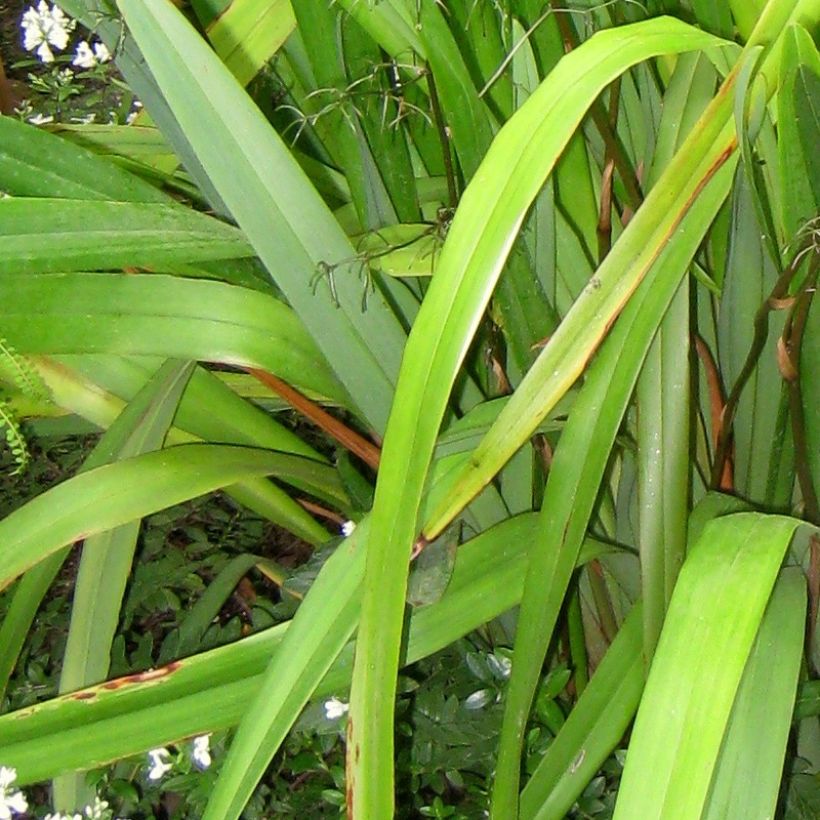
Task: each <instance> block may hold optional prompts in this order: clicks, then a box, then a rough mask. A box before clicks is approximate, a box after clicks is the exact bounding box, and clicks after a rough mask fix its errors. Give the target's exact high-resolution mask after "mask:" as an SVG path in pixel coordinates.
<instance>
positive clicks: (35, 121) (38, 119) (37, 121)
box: [28, 114, 54, 125]
mask: <svg viewBox="0 0 820 820" xmlns="http://www.w3.org/2000/svg"><path fill="white" fill-rule="evenodd" d="M28 121H29V122H30V123H31V124H32V125H45V124H46V123H47V122H54V117H45V116H43V115H42V114H35V115H34V116H33V117H29V118H28Z"/></svg>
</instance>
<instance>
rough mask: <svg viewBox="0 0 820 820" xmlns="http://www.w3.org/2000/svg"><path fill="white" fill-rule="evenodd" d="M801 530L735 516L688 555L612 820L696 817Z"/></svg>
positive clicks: (771, 519) (791, 522) (714, 527)
mask: <svg viewBox="0 0 820 820" xmlns="http://www.w3.org/2000/svg"><path fill="white" fill-rule="evenodd" d="M800 523H801V522H799V521H798V520H796V519H791V518H785V517H780V516H767V515H762V514H760V513H738V514H736V515H729V516H725V517H723V518H719V519H716V520H714V521H711V522H709V523H708V524H707V525H706V527H705V529H704V531H703V533H702V535H701V537H700V538H699V539H698V541H697V543H696V544H695V545H694V546H693V547H692V549H691V551H690V553H689V555H688V557H687V560H686V562H685V563H684V565H683V569H682V570H681V573H680V575H679V577H678V583H677V585H676V587H675V592H674V594H673V596H672V602H671V604H670V607H669V611H668V613H667V617H666V623H665V624H664V628H663V632H662V633H661V638H660V642H659V643H658V647H657V650H656V652H655V657H654V660H653V662H652V667H651V669H650V673H649V678H648V680H647V684H646V690H645V694H644V697H643V698H642V700H641V705H640V708H639V709H638V716H637V718H636V720H635V727H634V729H633V732H632V739H631V741H630V745H629V750H628V752H627V758H626V767H625V769H624V773H623V777H622V779H621V787H620V790H619V793H618V801H617V804H616V807H615V818H616V820H622V819H623V820H632V818H635V817H641V818H646V820H651V818H654V817H657V818H661V817H662V818H664V820H670V819H671V818H699V817H701V816H702V812H703V810H704V808H705V803H706V800H707V795H708V790H709V784H710V782H711V780H712V777H713V773H714V769H715V765H716V762H717V760H718V759H719V755H720V749H721V744H722V741H723V738H724V735H725V732H726V729H727V725H728V723H729V719H730V715H731V710H732V704H733V702H734V700H735V696H736V693H737V690H738V686H739V685H740V680H741V677H742V675H743V670H744V667H745V666H746V662H747V660H748V658H749V653H750V652H751V649H752V644H753V642H754V639H755V635H756V634H757V632H758V629H759V627H760V624H761V621H762V620H763V615H764V611H765V608H766V604H767V602H768V600H769V597H770V595H771V592H772V589H773V587H774V584H775V580H776V577H777V573H778V570H779V568H780V564H781V563H782V561H783V557H784V555H785V553H786V550H787V548H788V546H789V542H790V540H791V537H792V535H793V533H794V531H795V529H796V528H797V527H798V526H799V525H800ZM669 704H674V705H675V708H674V709H673V710H670V708H669ZM648 771H651V772H652V777H647V776H646V772H648Z"/></svg>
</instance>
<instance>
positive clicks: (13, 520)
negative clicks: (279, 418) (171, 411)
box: [0, 444, 338, 588]
mask: <svg viewBox="0 0 820 820" xmlns="http://www.w3.org/2000/svg"><path fill="white" fill-rule="evenodd" d="M271 473H276V474H277V475H279V476H280V477H281V478H282V479H283V480H287V479H288V477H289V476H293V477H294V478H298V479H299V480H301V481H303V482H306V483H308V484H315V485H317V486H318V485H326V486H327V485H330V486H332V485H333V484H334V483H336V482H337V481H338V479H337V478H336V476H335V473H334V471H332V470H331V469H330V468H329V467H323V466H321V465H318V464H316V462H313V461H309V460H308V459H304V458H301V457H299V456H290V455H283V454H281V453H275V452H271V451H267V450H260V449H254V448H250V447H232V446H229V445H218V444H213V445H207V444H181V445H179V446H177V447H172V448H169V449H166V450H160V451H157V452H152V453H146V454H144V455H141V456H137V457H134V458H129V459H125V460H123V461H119V462H116V463H114V464H109V465H106V466H103V467H97V468H96V469H94V470H90V471H89V472H86V473H82V474H80V475H78V476H75V477H74V478H72V479H69V480H68V481H64V482H63V483H62V484H59V485H58V486H56V487H54V488H52V489H50V490H47V491H46V492H44V493H41V494H40V495H38V496H37V497H36V498H34V499H32V500H31V501H29V502H28V503H27V504H25V505H24V506H23V507H20V508H19V509H17V510H15V511H14V512H13V513H11V514H10V515H8V516H6V518H4V519H3V520H2V521H0V544H2V548H0V588H2V587H5V586H7V585H8V583H9V582H10V581H11V580H13V579H14V578H15V577H16V576H17V575H20V574H21V573H23V572H25V571H26V570H27V569H28V568H29V567H32V566H34V565H35V564H37V563H38V562H39V561H41V560H43V559H44V558H46V557H47V556H49V555H51V554H52V553H53V552H55V551H56V550H58V549H60V547H63V546H66V545H67V544H71V543H73V542H74V541H79V540H81V539H83V538H87V537H88V536H90V535H94V534H95V533H99V532H103V531H105V530H108V529H111V528H112V527H117V526H120V525H121V524H126V523H128V522H129V521H133V520H134V519H135V518H142V517H143V516H145V515H148V514H150V513H152V512H156V511H157V510H164V509H166V508H167V507H172V506H173V505H174V504H179V503H180V502H182V501H187V500H188V499H189V498H195V497H196V496H198V495H202V494H204V493H207V492H211V491H213V490H216V489H218V488H220V487H226V486H229V485H231V484H234V483H236V482H237V481H241V480H243V479H247V478H252V477H254V476H264V475H269V474H271Z"/></svg>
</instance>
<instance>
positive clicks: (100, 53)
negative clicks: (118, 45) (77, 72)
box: [71, 40, 111, 68]
mask: <svg viewBox="0 0 820 820" xmlns="http://www.w3.org/2000/svg"><path fill="white" fill-rule="evenodd" d="M110 59H111V52H110V51H109V50H108V48H107V47H106V45H105V43H94V45H93V46H90V45H89V44H88V43H87V42H86V41H85V40H80V42H79V44H78V45H77V51H76V52H75V56H74V59H73V60H72V61H71V64H72V65H76V66H79V67H80V68H94V66H96V65H99V64H100V63H107V62H108V61H109V60H110Z"/></svg>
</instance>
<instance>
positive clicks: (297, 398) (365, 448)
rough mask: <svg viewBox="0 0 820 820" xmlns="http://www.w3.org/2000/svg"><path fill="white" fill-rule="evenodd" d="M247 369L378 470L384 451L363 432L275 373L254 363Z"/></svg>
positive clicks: (346, 447) (343, 445)
mask: <svg viewBox="0 0 820 820" xmlns="http://www.w3.org/2000/svg"><path fill="white" fill-rule="evenodd" d="M247 372H248V373H250V374H251V376H253V377H254V378H256V379H258V380H259V381H260V382H262V384H264V385H266V386H267V387H269V388H270V389H271V390H273V391H274V392H275V393H277V394H278V395H280V396H281V397H282V398H283V399H284V400H285V401H286V402H287V403H288V404H289V405H290V406H291V407H293V408H294V409H295V410H298V411H299V412H300V413H301V414H302V415H303V416H304V417H305V418H307V419H310V420H311V421H312V422H313V423H314V424H316V425H317V427H320V428H321V429H322V430H323V431H324V432H325V433H327V434H328V435H329V436H330V437H331V438H333V439H334V440H335V441H338V442H339V444H341V445H342V447H344V448H345V449H347V450H350V452H351V453H353V454H354V455H356V456H358V457H359V458H360V459H361V460H362V461H363V462H364V463H365V464H367V465H368V466H369V467H372V468H373V469H374V470H378V468H379V457H380V456H381V451H380V450H379V448H378V447H376V445H375V444H373V443H372V442H370V441H368V440H367V439H366V438H364V437H363V436H360V435H359V434H358V433H357V432H356V431H355V430H351V429H350V428H349V427H348V426H347V425H345V424H342V422H340V421H339V420H338V419H337V418H334V417H333V416H331V415H330V413H328V412H327V411H326V410H323V409H322V408H321V407H319V405H318V404H316V402H313V401H311V400H310V399H309V398H307V396H303V395H302V394H301V393H300V392H299V391H298V390H296V389H295V388H293V387H291V386H290V385H289V384H288V383H287V382H283V381H282V379H280V378H278V377H277V376H274V375H273V374H272V373H268V372H267V371H265V370H258V369H256V368H254V367H249V368H247Z"/></svg>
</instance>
